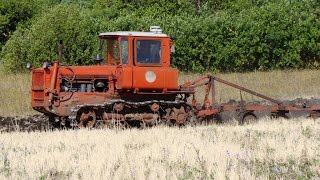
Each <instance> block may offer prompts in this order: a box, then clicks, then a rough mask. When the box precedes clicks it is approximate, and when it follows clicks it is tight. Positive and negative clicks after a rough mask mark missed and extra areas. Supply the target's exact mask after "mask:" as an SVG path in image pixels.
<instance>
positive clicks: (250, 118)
mask: <svg viewBox="0 0 320 180" xmlns="http://www.w3.org/2000/svg"><path fill="white" fill-rule="evenodd" d="M257 121H258V119H257V117H256V116H255V115H254V114H253V113H246V114H244V115H243V117H242V118H241V121H240V124H253V123H256V122H257Z"/></svg>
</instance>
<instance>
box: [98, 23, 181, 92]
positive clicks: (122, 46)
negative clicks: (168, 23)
mask: <svg viewBox="0 0 320 180" xmlns="http://www.w3.org/2000/svg"><path fill="white" fill-rule="evenodd" d="M99 38H100V54H99V55H98V56H97V57H96V59H95V60H96V62H97V64H103V65H107V66H116V67H117V68H116V77H117V82H116V89H118V90H121V89H122V90H128V89H132V90H134V91H135V92H142V91H157V92H159V91H160V92H164V91H166V90H176V89H178V70H177V69H175V68H172V67H170V54H171V49H173V48H172V47H173V44H172V39H171V38H170V37H169V36H168V35H166V34H163V33H162V30H161V29H160V27H159V26H151V27H150V32H131V31H117V32H106V33H100V34H99Z"/></svg>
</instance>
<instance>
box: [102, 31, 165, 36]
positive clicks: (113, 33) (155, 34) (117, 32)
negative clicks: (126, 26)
mask: <svg viewBox="0 0 320 180" xmlns="http://www.w3.org/2000/svg"><path fill="white" fill-rule="evenodd" d="M104 36H139V37H169V36H168V35H166V34H163V33H159V32H135V31H116V32H104V33H100V34H99V37H104Z"/></svg>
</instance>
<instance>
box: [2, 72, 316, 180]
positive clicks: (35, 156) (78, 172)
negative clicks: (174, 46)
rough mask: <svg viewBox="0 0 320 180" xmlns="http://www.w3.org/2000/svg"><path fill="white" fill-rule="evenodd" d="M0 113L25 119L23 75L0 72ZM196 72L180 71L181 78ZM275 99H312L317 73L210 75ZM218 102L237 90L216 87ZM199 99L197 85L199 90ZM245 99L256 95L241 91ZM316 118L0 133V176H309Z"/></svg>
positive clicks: (26, 96)
mask: <svg viewBox="0 0 320 180" xmlns="http://www.w3.org/2000/svg"><path fill="white" fill-rule="evenodd" d="M0 75H1V77H2V79H1V81H0V98H1V100H2V103H0V116H27V115H35V114H36V113H35V112H34V111H33V110H32V109H31V107H30V104H29V102H30V100H29V89H30V86H31V83H30V75H28V74H17V75H8V74H5V73H3V72H1V71H0ZM198 76H200V75H198V74H187V75H186V74H184V75H182V76H181V78H180V81H181V83H182V82H185V81H187V80H192V79H195V78H196V77H198ZM217 76H218V77H221V78H223V79H226V80H229V81H231V82H234V83H237V84H240V85H243V86H246V87H248V88H250V89H253V90H256V91H258V92H261V93H264V94H266V95H269V96H272V97H275V98H278V99H295V98H298V97H302V98H310V97H319V95H320V90H319V88H318V84H317V83H316V82H319V81H320V74H319V73H318V71H316V70H304V71H272V72H253V73H243V74H240V73H234V74H217ZM217 88H218V89H217V93H218V98H217V100H218V102H227V101H229V100H230V99H236V100H239V91H236V90H232V89H230V88H228V89H225V88H224V86H222V85H218V87H217ZM199 96H200V97H201V96H203V90H199ZM244 99H246V100H247V101H253V100H258V99H256V98H255V97H253V96H251V95H246V94H244ZM319 137H320V121H319V120H311V119H292V120H285V119H263V120H261V121H260V122H258V123H257V124H251V125H243V126H240V125H238V124H237V123H233V124H224V125H217V124H212V125H208V126H197V127H183V128H177V127H162V126H161V127H155V128H150V129H144V130H139V129H127V130H117V129H105V130H87V129H80V130H73V131H67V130H61V131H48V132H29V133H28V132H12V133H1V134H0V179H257V178H258V179H315V178H320V167H319V164H320V151H319V148H320V138H319Z"/></svg>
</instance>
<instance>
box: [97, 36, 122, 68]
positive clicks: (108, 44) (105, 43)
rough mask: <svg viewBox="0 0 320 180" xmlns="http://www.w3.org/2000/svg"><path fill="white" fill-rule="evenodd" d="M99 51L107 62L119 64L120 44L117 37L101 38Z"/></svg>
mask: <svg viewBox="0 0 320 180" xmlns="http://www.w3.org/2000/svg"><path fill="white" fill-rule="evenodd" d="M100 46H101V47H100V51H101V55H102V56H103V58H104V59H106V63H107V64H113V65H118V64H120V46H119V41H118V39H117V38H107V39H101V42H100Z"/></svg>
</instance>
